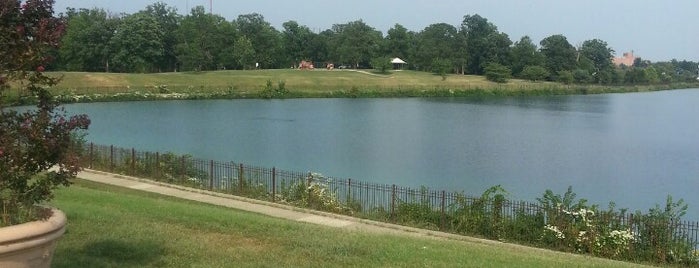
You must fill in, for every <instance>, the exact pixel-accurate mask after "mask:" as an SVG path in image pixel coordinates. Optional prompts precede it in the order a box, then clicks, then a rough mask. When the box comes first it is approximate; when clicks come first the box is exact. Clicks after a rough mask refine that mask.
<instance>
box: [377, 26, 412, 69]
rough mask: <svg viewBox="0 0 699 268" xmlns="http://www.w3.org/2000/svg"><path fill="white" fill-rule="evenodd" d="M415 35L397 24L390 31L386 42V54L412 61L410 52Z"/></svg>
mask: <svg viewBox="0 0 699 268" xmlns="http://www.w3.org/2000/svg"><path fill="white" fill-rule="evenodd" d="M414 38H415V33H413V32H409V31H408V29H406V28H405V27H403V25H400V24H397V23H396V25H394V26H393V28H391V29H389V30H388V34H387V35H386V38H385V39H386V40H385V42H384V44H385V46H386V48H385V49H384V52H385V53H386V54H387V55H390V56H391V57H398V58H402V59H406V60H407V59H411V57H410V51H411V50H412V46H413V39H414Z"/></svg>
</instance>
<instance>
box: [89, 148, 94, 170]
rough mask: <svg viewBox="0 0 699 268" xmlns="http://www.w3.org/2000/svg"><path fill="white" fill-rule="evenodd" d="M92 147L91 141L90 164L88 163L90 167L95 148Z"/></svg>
mask: <svg viewBox="0 0 699 268" xmlns="http://www.w3.org/2000/svg"><path fill="white" fill-rule="evenodd" d="M94 147H95V144H94V143H92V142H91V143H90V165H89V167H90V168H92V159H94V158H95V156H94V150H95V148H94Z"/></svg>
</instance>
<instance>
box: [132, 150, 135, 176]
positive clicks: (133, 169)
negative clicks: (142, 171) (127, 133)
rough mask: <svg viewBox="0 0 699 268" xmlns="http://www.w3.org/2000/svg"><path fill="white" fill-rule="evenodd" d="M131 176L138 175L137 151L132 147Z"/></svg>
mask: <svg viewBox="0 0 699 268" xmlns="http://www.w3.org/2000/svg"><path fill="white" fill-rule="evenodd" d="M131 175H132V176H133V175H136V149H134V148H133V147H131Z"/></svg>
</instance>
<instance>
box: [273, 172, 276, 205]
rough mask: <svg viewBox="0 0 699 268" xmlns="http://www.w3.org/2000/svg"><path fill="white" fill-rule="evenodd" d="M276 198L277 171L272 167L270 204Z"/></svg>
mask: <svg viewBox="0 0 699 268" xmlns="http://www.w3.org/2000/svg"><path fill="white" fill-rule="evenodd" d="M276 196H277V169H276V168H275V167H272V203H274V201H275V198H276Z"/></svg>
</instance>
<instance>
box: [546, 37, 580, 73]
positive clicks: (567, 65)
mask: <svg viewBox="0 0 699 268" xmlns="http://www.w3.org/2000/svg"><path fill="white" fill-rule="evenodd" d="M540 45H541V53H542V54H543V55H544V57H545V65H546V68H548V69H549V71H550V72H551V73H559V72H561V71H572V70H573V69H575V66H576V63H577V51H576V50H575V47H573V45H571V44H570V43H568V39H567V38H566V37H565V36H563V35H560V34H558V35H552V36H549V37H546V38H544V39H543V40H541V43H540Z"/></svg>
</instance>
